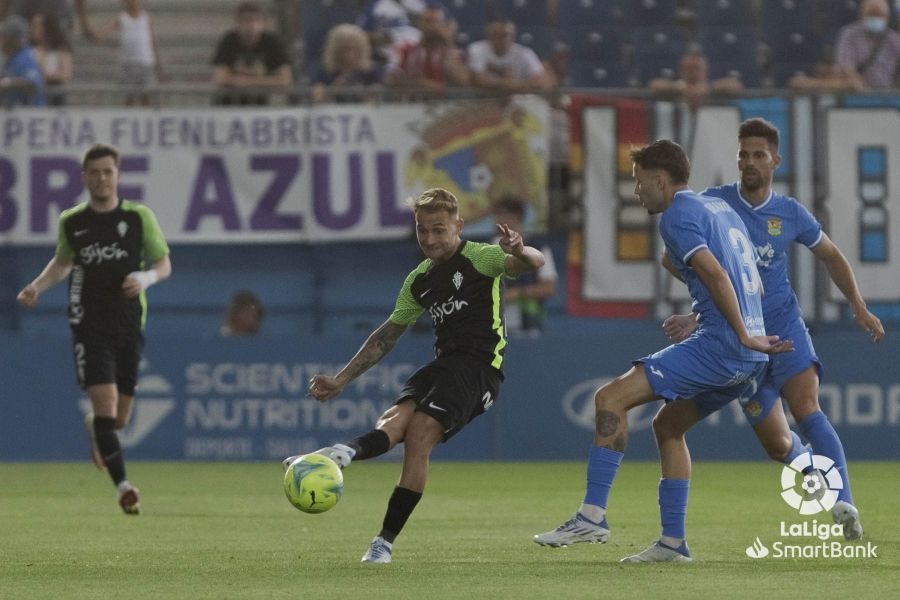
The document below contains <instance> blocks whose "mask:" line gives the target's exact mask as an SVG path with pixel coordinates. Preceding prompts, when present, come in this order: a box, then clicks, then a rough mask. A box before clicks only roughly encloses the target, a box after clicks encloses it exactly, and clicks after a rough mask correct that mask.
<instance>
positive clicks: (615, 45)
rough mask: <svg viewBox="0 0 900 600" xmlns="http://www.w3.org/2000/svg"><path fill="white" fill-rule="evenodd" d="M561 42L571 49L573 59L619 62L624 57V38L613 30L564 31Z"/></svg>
mask: <svg viewBox="0 0 900 600" xmlns="http://www.w3.org/2000/svg"><path fill="white" fill-rule="evenodd" d="M559 41H561V42H562V43H564V44H565V45H566V46H567V47H568V48H569V52H570V53H571V54H572V56H573V57H578V58H598V59H615V60H618V59H620V58H621V56H622V36H621V34H620V33H619V32H618V31H617V30H615V29H612V28H610V29H603V28H601V27H593V28H590V29H585V30H583V31H572V30H565V29H564V30H560V32H559Z"/></svg>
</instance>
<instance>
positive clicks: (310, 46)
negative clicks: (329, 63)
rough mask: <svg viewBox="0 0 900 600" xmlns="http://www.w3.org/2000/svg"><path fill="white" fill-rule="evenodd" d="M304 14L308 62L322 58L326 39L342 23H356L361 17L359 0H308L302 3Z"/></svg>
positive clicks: (306, 59) (304, 53) (305, 57)
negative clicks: (332, 29) (333, 28)
mask: <svg viewBox="0 0 900 600" xmlns="http://www.w3.org/2000/svg"><path fill="white" fill-rule="evenodd" d="M301 6H302V7H303V12H302V15H301V19H302V23H303V58H304V60H305V61H307V62H311V61H318V60H319V59H320V58H321V57H322V47H323V46H324V45H325V37H326V36H327V35H328V32H329V31H331V28H332V27H334V26H335V25H339V24H340V23H355V22H356V18H357V16H358V15H359V12H360V9H359V2H357V0H308V1H306V2H303V3H301Z"/></svg>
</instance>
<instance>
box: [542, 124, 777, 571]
mask: <svg viewBox="0 0 900 600" xmlns="http://www.w3.org/2000/svg"><path fill="white" fill-rule="evenodd" d="M631 159H632V162H633V163H634V178H635V181H636V184H635V189H634V191H635V194H637V196H638V197H639V198H640V201H641V203H642V204H643V205H644V206H645V207H646V208H647V210H648V212H650V213H651V214H656V213H661V214H662V216H661V218H660V221H659V231H660V234H661V235H662V238H663V241H664V242H665V246H666V251H667V252H668V254H669V256H671V257H672V263H673V264H674V265H675V268H676V269H677V270H678V272H679V273H680V274H681V277H682V278H683V279H684V280H685V281H686V282H687V284H688V287H689V289H690V293H691V297H692V298H693V300H694V304H693V308H694V310H696V311H697V312H698V314H699V315H700V317H699V319H698V320H699V323H700V327H699V329H698V331H697V332H696V334H695V335H693V336H691V337H690V338H688V339H687V340H685V341H683V342H681V343H678V344H675V345H672V346H669V347H667V348H664V349H663V350H661V351H659V352H656V353H654V354H651V355H650V356H646V357H644V358H640V359H638V360H635V361H633V366H632V368H631V369H630V370H629V371H628V372H626V373H625V374H624V375H622V376H620V377H619V378H617V379H616V380H614V381H612V382H610V383H608V384H606V385H604V386H603V387H601V388H600V389H599V390H598V391H597V393H596V394H595V396H594V404H595V407H596V411H597V412H596V422H595V434H594V445H593V447H592V448H591V449H590V454H589V457H588V467H587V491H586V494H585V497H584V501H583V503H582V505H581V507H580V508H579V509H578V511H577V512H576V513H575V516H574V517H572V518H571V519H569V520H568V521H566V522H565V523H563V524H562V525H560V526H559V527H557V528H556V529H555V530H553V531H548V532H546V533H542V534H539V535H536V536H535V537H534V541H535V542H537V543H538V544H541V545H545V546H566V545H569V544H573V543H577V542H606V541H607V540H608V539H609V534H610V527H609V524H608V522H607V519H606V506H607V498H608V496H609V492H610V489H611V487H612V483H613V479H614V478H615V475H616V471H617V470H618V467H619V465H620V463H621V461H622V457H623V455H624V452H625V447H626V445H627V439H628V419H627V412H628V411H629V410H630V409H632V408H634V407H636V406H639V405H641V404H646V403H648V402H653V401H655V400H657V399H660V398H662V399H663V400H665V401H666V407H668V406H672V405H678V404H683V403H685V401H686V400H688V399H690V400H691V401H692V406H694V407H696V410H697V411H698V412H699V413H700V414H701V415H703V416H706V415H708V414H711V413H712V412H715V411H716V410H719V409H720V408H721V407H723V406H725V405H726V404H728V403H729V402H731V401H732V400H733V399H734V398H736V397H739V396H741V395H744V394H745V393H746V392H747V390H748V389H749V388H752V387H753V386H755V385H757V382H758V381H759V379H760V378H761V377H762V375H763V373H764V372H765V369H766V365H767V363H768V356H767V354H770V353H779V352H785V351H789V350H791V348H792V345H791V343H790V341H789V340H779V338H778V337H777V336H767V335H766V334H765V328H764V323H763V312H762V305H761V301H760V296H761V293H762V286H761V283H760V278H759V273H758V272H757V270H756V259H757V256H756V252H755V250H754V249H753V245H752V244H751V243H750V241H749V239H748V236H747V229H746V227H745V226H744V224H743V222H742V221H741V219H740V218H739V217H738V216H737V213H735V211H734V210H733V209H732V208H731V207H730V206H729V205H728V204H727V203H725V202H723V201H722V200H720V199H718V198H710V197H705V196H702V195H699V194H696V193H694V192H693V191H691V190H690V189H689V188H688V185H687V182H688V178H689V176H690V163H689V161H688V158H687V155H686V154H685V152H684V150H683V149H682V148H681V146H679V145H678V144H676V143H674V142H672V141H670V140H659V141H657V142H654V143H652V144H650V145H649V146H647V147H645V148H642V149H640V150H635V151H633V152H632V153H631ZM662 410H663V411H665V410H666V408H663V409H662ZM669 442H670V443H667V444H665V445H661V446H660V447H659V450H660V463H661V466H662V479H661V480H660V483H659V504H660V517H661V521H662V535H661V536H660V538H659V539H658V540H657V541H655V542H654V543H653V544H651V545H650V546H649V547H648V548H647V549H645V550H643V551H642V552H639V553H638V554H635V555H634V556H628V557H626V558H624V559H622V562H625V563H644V562H687V561H690V560H691V554H690V551H689V550H688V546H687V543H686V541H685V516H686V512H687V497H688V488H689V483H690V469H691V462H690V454H689V453H688V449H687V445H686V444H685V443H684V437H683V436H682V437H681V439H680V440H677V439H675V440H669Z"/></svg>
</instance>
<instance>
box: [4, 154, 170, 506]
mask: <svg viewBox="0 0 900 600" xmlns="http://www.w3.org/2000/svg"><path fill="white" fill-rule="evenodd" d="M81 177H82V181H83V183H84V185H85V187H86V188H87V190H88V192H89V194H90V200H89V201H88V202H85V203H82V204H79V205H78V206H75V207H73V208H70V209H68V210H66V211H64V212H63V213H62V214H61V215H60V217H59V235H58V239H57V244H56V253H55V254H54V256H53V258H52V259H51V260H50V262H49V263H48V264H47V266H46V268H44V270H43V271H42V272H41V274H40V275H38V276H37V278H35V280H34V281H32V282H31V283H29V284H28V285H27V286H25V288H24V289H23V290H22V291H21V292H19V295H18V300H19V302H20V303H21V304H23V305H24V306H27V307H33V306H34V305H35V304H37V301H38V296H39V295H40V294H41V292H43V291H44V290H46V289H48V288H50V287H52V286H53V285H55V284H57V283H59V282H60V281H62V280H63V279H65V278H66V277H69V276H70V274H71V277H69V325H70V327H71V329H72V338H73V350H74V353H75V370H76V373H77V376H78V383H79V385H80V386H81V387H82V388H83V389H85V390H86V391H87V393H88V396H89V397H90V400H91V406H92V412H91V413H89V414H88V415H87V418H86V420H85V424H86V425H87V426H88V429H89V431H90V433H91V442H92V451H93V455H94V456H93V457H94V462H95V464H97V466H98V467H99V468H106V469H108V471H109V475H110V477H111V478H112V480H113V483H114V484H115V485H116V488H117V490H118V494H119V505H120V506H121V507H122V510H124V511H125V513H126V514H130V515H136V514H140V498H139V496H138V490H137V488H135V487H134V486H133V485H131V484H130V483H129V482H128V480H127V479H126V478H125V462H124V460H123V457H122V448H121V445H120V444H119V437H118V435H117V434H116V430H117V429H121V428H122V427H124V426H125V425H126V424H127V423H128V419H129V417H130V415H131V408H132V404H133V402H134V391H135V387H136V385H137V375H138V364H139V363H140V360H141V351H142V350H143V345H144V337H143V333H142V332H143V327H144V318H145V316H146V308H147V302H146V296H145V294H144V290H146V289H147V288H148V287H149V286H151V285H153V284H154V283H156V282H158V281H162V280H163V279H166V278H167V277H169V275H170V274H171V272H172V264H171V263H170V262H169V247H168V245H167V244H166V240H165V238H164V237H163V234H162V231H161V230H160V228H159V223H157V221H156V217H155V216H154V215H153V213H152V212H151V211H150V209H149V208H147V207H145V206H142V205H140V204H136V203H134V202H129V201H127V200H120V199H119V195H118V191H117V190H118V185H119V152H118V150H116V149H115V148H114V147H112V146H108V145H105V144H97V145H95V146H92V147H91V148H90V149H89V150H88V151H87V152H86V153H85V155H84V160H83V161H82V174H81ZM148 265H149V267H150V268H149V269H147V270H144V269H145V267H146V266H148Z"/></svg>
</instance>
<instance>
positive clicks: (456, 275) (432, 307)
mask: <svg viewBox="0 0 900 600" xmlns="http://www.w3.org/2000/svg"><path fill="white" fill-rule="evenodd" d="M412 208H413V211H414V213H415V220H416V239H417V240H418V242H419V247H420V248H421V249H422V252H423V253H424V254H425V260H424V261H422V262H421V263H420V264H419V266H418V267H416V268H415V269H414V270H413V271H412V272H411V273H410V274H409V275H408V276H407V277H406V280H405V281H404V282H403V286H402V288H401V289H400V294H399V295H398V296H397V302H396V305H395V308H394V311H393V312H392V313H391V315H390V317H389V318H388V319H387V321H385V322H384V324H382V325H381V326H380V327H379V328H378V329H376V330H375V331H374V332H373V333H372V334H371V335H370V336H369V338H368V339H367V340H366V342H365V344H363V346H362V348H360V350H359V352H357V353H356V356H354V357H353V358H352V359H351V360H350V362H349V363H347V365H346V366H345V367H344V368H343V369H341V371H340V372H339V373H338V374H337V375H334V376H329V375H316V376H315V377H313V378H312V380H311V381H310V386H309V393H310V395H311V396H313V397H314V398H315V399H316V400H319V401H320V402H325V401H327V400H329V399H331V398H333V397H335V396H336V395H338V394H340V392H341V390H343V389H344V387H345V386H346V385H347V384H349V383H350V382H351V381H353V380H354V379H356V378H357V377H358V376H359V375H361V374H362V373H364V372H365V371H366V370H368V369H369V368H370V367H371V366H372V365H374V364H375V363H377V362H378V361H380V360H381V359H382V358H383V357H384V356H385V355H386V354H387V353H388V352H390V351H391V350H392V349H393V348H394V345H395V344H396V343H397V340H398V339H399V338H400V336H401V335H403V333H404V332H405V331H406V330H407V328H408V327H409V326H410V325H412V324H413V323H415V321H416V320H417V319H418V318H419V316H420V315H421V314H422V313H423V312H425V311H426V310H427V311H428V313H429V315H431V322H432V325H433V326H434V333H435V337H436V339H435V343H434V350H435V355H436V358H435V359H434V360H433V361H431V362H430V363H428V364H427V365H425V366H424V367H422V368H421V369H419V370H418V371H416V372H415V373H414V374H413V375H412V377H410V378H409V380H408V381H407V382H406V386H405V387H404V388H403V390H402V391H401V392H400V395H399V396H398V398H397V400H396V401H395V403H394V405H393V406H392V407H390V408H389V409H388V410H387V411H385V412H384V414H382V415H381V418H380V419H379V420H378V422H377V424H376V425H375V429H373V430H372V431H370V432H368V433H366V434H364V435H361V436H359V437H358V438H356V439H354V440H352V441H350V442H348V443H347V444H335V445H334V446H330V447H327V448H322V449H321V450H318V451H317V453H318V454H324V455H325V456H328V457H330V458H332V459H333V460H334V461H335V462H337V463H338V465H340V466H341V467H342V468H343V467H346V466H347V465H349V464H350V461H352V460H363V459H367V458H374V457H376V456H380V455H382V454H384V453H385V452H387V451H388V450H390V449H391V448H393V447H394V446H395V445H397V444H398V443H400V442H403V467H402V471H401V473H400V480H399V482H398V483H397V486H396V487H395V488H394V492H393V494H391V498H390V500H388V506H387V512H386V513H385V516H384V521H383V523H382V529H381V532H380V533H379V534H378V535H377V536H376V537H375V539H373V540H372V543H371V544H370V545H369V549H368V550H367V551H366V553H365V555H364V556H363V557H362V562H368V563H389V562H391V557H392V551H393V543H394V539H395V538H396V537H397V535H399V533H400V531H401V530H402V529H403V526H404V525H405V524H406V521H407V519H409V516H410V515H411V514H412V512H413V509H414V508H415V507H416V504H418V502H419V500H420V499H421V498H422V492H423V491H424V489H425V481H426V479H427V477H428V461H429V457H430V456H431V451H432V449H433V448H434V447H435V446H436V445H437V444H439V443H441V442H445V441H447V440H448V439H450V438H451V437H452V436H453V435H455V434H456V433H458V432H459V431H460V430H462V428H463V427H465V426H466V424H467V423H468V422H469V421H471V420H472V419H474V418H475V417H477V416H479V415H480V414H482V413H483V412H484V411H485V410H487V409H488V408H489V407H490V406H491V405H492V404H493V403H494V402H495V401H496V400H497V395H498V394H499V392H500V382H501V381H502V380H503V371H502V366H503V360H504V350H505V347H506V334H505V330H504V324H503V307H502V306H501V299H502V297H503V277H504V275H507V276H512V277H515V276H517V275H519V274H521V273H525V272H528V271H534V270H537V269H539V268H541V266H543V264H544V256H543V254H541V253H540V251H538V250H536V249H534V248H532V247H530V246H526V245H524V243H523V242H522V236H521V235H519V233H518V232H516V231H513V230H511V229H510V228H509V227H508V226H507V225H504V224H498V225H497V232H498V234H499V235H500V241H499V243H498V244H484V243H475V242H470V241H467V240H463V239H461V238H460V234H461V233H462V227H463V220H462V219H461V218H460V216H459V202H458V201H457V199H456V197H455V196H454V195H453V194H451V193H450V192H448V191H447V190H444V189H441V188H433V189H430V190H426V191H425V192H423V193H422V194H421V195H420V196H419V197H418V198H417V199H415V200H414V201H413V206H412ZM296 458H297V457H295V456H292V457H290V458H287V459H285V460H284V463H285V465H289V464H290V463H291V462H292V461H293V460H294V459H296Z"/></svg>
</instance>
